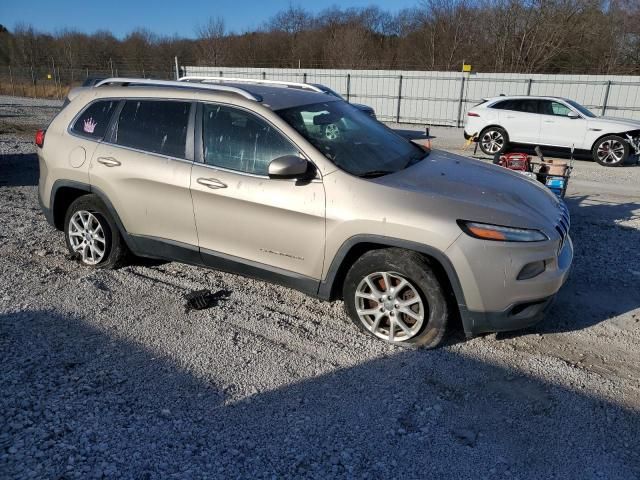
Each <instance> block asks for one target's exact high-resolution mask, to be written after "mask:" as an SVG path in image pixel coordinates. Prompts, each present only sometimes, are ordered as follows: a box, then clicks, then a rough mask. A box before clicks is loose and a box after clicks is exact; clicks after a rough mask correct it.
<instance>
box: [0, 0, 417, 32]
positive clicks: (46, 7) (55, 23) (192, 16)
mask: <svg viewBox="0 0 640 480" xmlns="http://www.w3.org/2000/svg"><path fill="white" fill-rule="evenodd" d="M418 2H419V0H377V1H372V0H342V1H340V2H337V1H335V0H311V1H309V0H307V1H291V0H209V1H207V0H182V1H175V0H173V1H158V0H84V1H79V0H58V1H53V0H22V1H18V0H0V23H2V24H3V25H5V26H6V27H7V28H9V30H12V29H13V28H14V27H15V26H16V24H18V23H27V24H31V25H33V27H34V28H36V29H38V30H42V31H48V32H52V33H53V32H55V31H57V30H60V29H63V28H73V29H77V30H80V31H83V32H87V33H91V32H94V31H96V30H101V29H106V30H111V31H112V32H113V33H114V34H115V35H116V36H123V35H124V34H126V33H128V32H130V31H131V30H133V29H135V28H137V27H144V28H146V29H148V30H151V31H153V32H155V33H159V34H164V35H173V34H177V35H179V36H182V37H193V36H195V27H196V26H197V25H199V24H202V23H204V22H205V20H206V19H207V18H208V17H210V16H213V17H215V16H222V17H224V19H225V22H226V25H227V28H228V29H229V30H232V31H235V32H243V31H245V30H252V29H255V28H257V27H259V26H260V25H262V23H263V22H264V21H265V20H267V19H268V18H269V17H271V16H272V15H273V14H275V13H276V12H278V11H279V10H282V9H285V8H287V7H288V6H289V5H294V6H301V7H303V8H305V9H307V10H309V11H312V12H318V11H321V10H324V9H325V8H327V7H331V6H333V5H338V6H340V7H341V8H348V7H366V6H369V5H377V6H378V7H380V8H381V9H384V10H388V11H392V12H396V11H398V10H400V9H402V8H406V7H412V6H415V5H417V4H418Z"/></svg>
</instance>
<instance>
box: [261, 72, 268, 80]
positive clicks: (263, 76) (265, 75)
mask: <svg viewBox="0 0 640 480" xmlns="http://www.w3.org/2000/svg"><path fill="white" fill-rule="evenodd" d="M262 79H263V80H266V79H267V72H265V71H264V70H263V71H262Z"/></svg>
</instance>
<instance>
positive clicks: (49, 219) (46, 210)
mask: <svg viewBox="0 0 640 480" xmlns="http://www.w3.org/2000/svg"><path fill="white" fill-rule="evenodd" d="M38 204H39V205H40V210H42V213H43V214H44V217H45V218H46V219H47V222H49V224H50V225H51V226H53V227H55V222H54V221H53V212H52V211H51V209H50V208H47V207H45V206H44V203H43V202H42V197H41V196H40V189H39V188H38Z"/></svg>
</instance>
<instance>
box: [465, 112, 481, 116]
mask: <svg viewBox="0 0 640 480" xmlns="http://www.w3.org/2000/svg"><path fill="white" fill-rule="evenodd" d="M479 116H480V115H478V114H477V113H476V112H469V113H467V117H479Z"/></svg>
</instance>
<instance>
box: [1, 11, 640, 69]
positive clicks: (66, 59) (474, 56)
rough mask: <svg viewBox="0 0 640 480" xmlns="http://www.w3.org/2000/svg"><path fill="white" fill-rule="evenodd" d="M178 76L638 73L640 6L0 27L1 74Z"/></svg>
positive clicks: (295, 14) (326, 13)
mask: <svg viewBox="0 0 640 480" xmlns="http://www.w3.org/2000/svg"><path fill="white" fill-rule="evenodd" d="M176 56H177V57H178V58H179V60H180V63H181V64H182V65H203V66H204V65H206V66H232V67H265V68H267V67H288V68H291V67H294V68H295V67H298V66H300V67H302V68H357V69H364V68H367V69H378V68H380V69H415V70H449V71H450V70H459V69H460V66H461V64H462V63H463V62H465V63H469V64H471V65H472V66H473V69H474V70H476V71H481V72H514V73H573V74H578V73H594V74H640V2H639V1H638V0H422V1H418V2H417V3H416V5H415V6H414V7H413V8H409V9H404V10H401V11H399V12H397V13H391V12H388V11H385V10H382V9H380V8H378V7H375V6H371V7H367V8H338V7H332V8H329V9H326V10H324V11H322V12H320V13H317V14H313V13H311V12H309V11H308V10H306V9H304V8H303V7H300V6H293V5H292V6H290V7H289V8H287V9H284V10H282V11H280V12H278V13H277V14H276V15H274V16H273V17H272V18H270V19H268V20H267V21H266V22H265V23H264V24H263V25H262V26H261V27H260V28H258V29H255V30H253V31H247V32H242V33H238V32H231V31H229V30H228V29H227V28H226V24H225V21H224V18H221V17H212V18H210V19H209V20H208V21H206V22H205V23H204V24H202V25H199V26H195V27H194V35H192V36H191V38H189V37H187V36H185V37H176V36H171V37H169V36H163V35H159V34H157V33H153V32H150V31H148V30H146V29H143V28H141V29H137V30H134V31H132V32H131V33H129V34H128V35H126V36H125V37H124V38H117V37H116V36H114V35H113V34H112V33H111V32H109V31H106V30H105V31H98V32H95V33H93V34H87V33H83V32H80V31H77V30H69V29H66V30H61V31H58V32H55V33H47V32H41V31H39V30H38V29H37V28H36V27H33V26H31V25H18V26H16V27H15V28H13V30H11V31H10V30H8V29H7V28H5V27H3V26H0V65H5V66H8V65H11V66H12V67H15V68H30V67H34V66H35V67H38V68H41V67H42V66H43V65H45V66H49V65H52V64H53V65H54V66H57V68H58V69H59V70H61V71H62V72H70V73H71V75H72V76H73V75H74V72H76V73H75V74H76V75H79V73H78V72H82V71H84V70H86V71H87V72H89V71H91V72H94V71H103V72H106V73H110V71H113V69H114V66H115V68H116V70H118V71H119V72H120V74H122V73H127V72H135V73H136V74H138V75H140V74H143V75H146V76H153V75H154V74H156V75H157V74H158V72H164V73H166V74H169V73H170V72H171V71H172V65H173V59H174V57H176Z"/></svg>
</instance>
